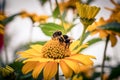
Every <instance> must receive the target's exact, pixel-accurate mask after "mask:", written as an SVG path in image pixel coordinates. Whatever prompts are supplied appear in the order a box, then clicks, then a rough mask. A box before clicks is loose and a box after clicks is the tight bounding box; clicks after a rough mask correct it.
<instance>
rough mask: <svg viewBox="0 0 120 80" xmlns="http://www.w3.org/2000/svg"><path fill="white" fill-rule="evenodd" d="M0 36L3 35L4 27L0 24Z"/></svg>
mask: <svg viewBox="0 0 120 80" xmlns="http://www.w3.org/2000/svg"><path fill="white" fill-rule="evenodd" d="M0 34H4V27H3V25H1V24H0Z"/></svg>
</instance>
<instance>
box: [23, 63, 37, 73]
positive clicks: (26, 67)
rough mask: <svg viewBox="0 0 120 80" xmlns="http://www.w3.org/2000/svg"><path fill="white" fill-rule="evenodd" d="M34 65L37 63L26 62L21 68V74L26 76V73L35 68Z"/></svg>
mask: <svg viewBox="0 0 120 80" xmlns="http://www.w3.org/2000/svg"><path fill="white" fill-rule="evenodd" d="M36 64H37V62H32V61H31V62H27V63H26V64H25V65H24V66H23V68H22V72H23V74H27V73H28V72H30V71H32V70H33V69H34V68H35V66H36Z"/></svg>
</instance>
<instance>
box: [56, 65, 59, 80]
mask: <svg viewBox="0 0 120 80" xmlns="http://www.w3.org/2000/svg"><path fill="white" fill-rule="evenodd" d="M57 66H58V67H57V68H58V71H57V73H56V75H55V80H59V64H57Z"/></svg>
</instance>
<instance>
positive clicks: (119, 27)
mask: <svg viewBox="0 0 120 80" xmlns="http://www.w3.org/2000/svg"><path fill="white" fill-rule="evenodd" d="M99 28H101V29H105V30H112V31H115V32H120V23H118V22H111V23H108V24H106V25H103V26H99Z"/></svg>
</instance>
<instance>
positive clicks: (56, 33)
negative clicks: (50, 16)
mask: <svg viewBox="0 0 120 80" xmlns="http://www.w3.org/2000/svg"><path fill="white" fill-rule="evenodd" d="M61 35H62V32H61V31H56V32H54V33H53V38H57V37H60V36H61Z"/></svg>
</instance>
